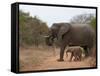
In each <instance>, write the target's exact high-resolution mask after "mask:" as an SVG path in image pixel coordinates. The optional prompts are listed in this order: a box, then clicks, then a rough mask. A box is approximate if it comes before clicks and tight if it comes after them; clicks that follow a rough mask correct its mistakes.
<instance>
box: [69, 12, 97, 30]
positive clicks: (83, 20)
mask: <svg viewBox="0 0 100 76" xmlns="http://www.w3.org/2000/svg"><path fill="white" fill-rule="evenodd" d="M70 23H75V24H90V25H91V26H92V27H93V29H94V30H95V29H96V17H95V15H94V14H80V15H76V16H74V17H73V18H72V19H71V20H70Z"/></svg>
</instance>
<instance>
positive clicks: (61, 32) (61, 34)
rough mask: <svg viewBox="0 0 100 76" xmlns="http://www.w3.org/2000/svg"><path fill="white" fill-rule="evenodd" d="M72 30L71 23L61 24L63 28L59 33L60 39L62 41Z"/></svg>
mask: <svg viewBox="0 0 100 76" xmlns="http://www.w3.org/2000/svg"><path fill="white" fill-rule="evenodd" d="M70 28H71V25H70V24H69V23H61V27H60V29H59V32H58V38H59V39H60V40H61V39H62V38H63V36H64V34H65V33H67V32H68V31H69V30H70Z"/></svg>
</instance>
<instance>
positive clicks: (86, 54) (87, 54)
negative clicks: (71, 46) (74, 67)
mask: <svg viewBox="0 0 100 76" xmlns="http://www.w3.org/2000/svg"><path fill="white" fill-rule="evenodd" d="M83 48H84V50H85V57H88V56H89V48H87V47H86V46H85V47H83Z"/></svg>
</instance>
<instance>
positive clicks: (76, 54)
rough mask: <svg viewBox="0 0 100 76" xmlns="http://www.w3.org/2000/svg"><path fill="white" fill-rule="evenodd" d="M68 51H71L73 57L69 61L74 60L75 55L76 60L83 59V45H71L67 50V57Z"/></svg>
mask: <svg viewBox="0 0 100 76" xmlns="http://www.w3.org/2000/svg"><path fill="white" fill-rule="evenodd" d="M68 53H71V57H70V60H69V61H72V58H73V57H74V61H81V58H82V48H81V47H69V48H68V49H67V51H66V57H68Z"/></svg>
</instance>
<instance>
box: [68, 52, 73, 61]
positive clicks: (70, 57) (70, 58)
mask: <svg viewBox="0 0 100 76" xmlns="http://www.w3.org/2000/svg"><path fill="white" fill-rule="evenodd" d="M72 58H73V54H71V57H70V60H69V61H70V62H71V61H72Z"/></svg>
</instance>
